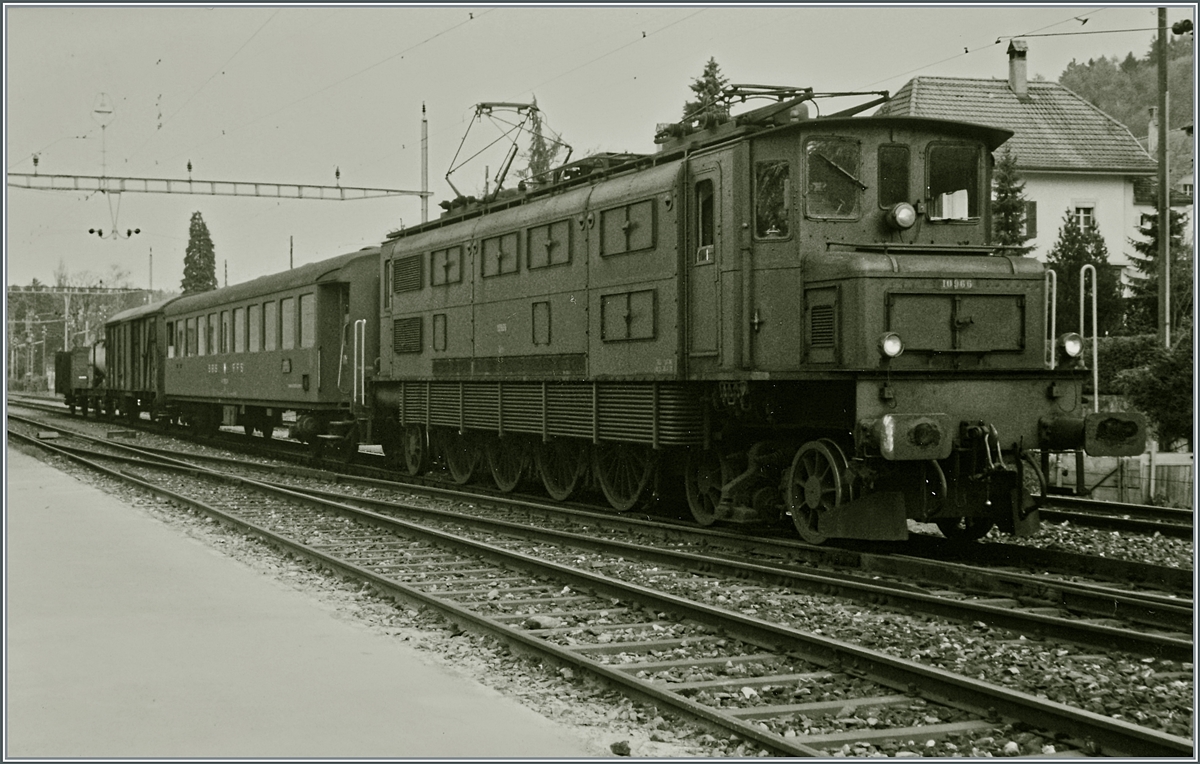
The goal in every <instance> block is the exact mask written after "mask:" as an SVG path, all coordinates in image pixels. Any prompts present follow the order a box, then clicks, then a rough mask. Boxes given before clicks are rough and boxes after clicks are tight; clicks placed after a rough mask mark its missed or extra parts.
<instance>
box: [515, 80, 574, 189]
mask: <svg viewBox="0 0 1200 764" xmlns="http://www.w3.org/2000/svg"><path fill="white" fill-rule="evenodd" d="M533 107H534V109H533V115H532V117H531V118H530V120H529V134H530V140H529V153H528V154H526V155H525V159H526V165H525V167H524V168H523V169H521V170H518V171H517V176H518V177H520V178H521V179H522V180H524V179H528V178H537V177H538V176H541V175H544V174H546V173H548V172H550V169H551V168H552V167H553V166H554V160H555V159H557V158H558V155H559V153H560V152H561V151H562V148H563V143H562V141H561V140H559V139H560V138H561V136H559V135H554V134H553V133H552V132H551V131H549V130H548V129H547V128H546V126H545V124H544V123H543V122H542V112H541V111H540V110H538V108H537V96H534V98H533ZM548 132H551V135H550V136H549V137H548V136H547V133H548Z"/></svg>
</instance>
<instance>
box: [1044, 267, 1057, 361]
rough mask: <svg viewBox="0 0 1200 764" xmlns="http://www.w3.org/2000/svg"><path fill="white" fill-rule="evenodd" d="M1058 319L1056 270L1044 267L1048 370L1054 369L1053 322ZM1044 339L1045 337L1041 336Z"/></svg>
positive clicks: (1055, 355) (1055, 353) (1055, 354)
mask: <svg viewBox="0 0 1200 764" xmlns="http://www.w3.org/2000/svg"><path fill="white" fill-rule="evenodd" d="M1057 319H1058V272H1057V271H1055V270H1054V269H1053V268H1047V269H1046V325H1047V326H1048V327H1049V328H1050V370H1051V371H1053V370H1054V366H1055V361H1056V360H1057V356H1058V353H1057V352H1055V351H1056V348H1055V347H1054V342H1055V337H1056V336H1058V335H1057V334H1056V332H1055V330H1056V328H1057V327H1056V326H1055V323H1056V322H1057ZM1042 339H1043V340H1045V337H1043V338H1042Z"/></svg>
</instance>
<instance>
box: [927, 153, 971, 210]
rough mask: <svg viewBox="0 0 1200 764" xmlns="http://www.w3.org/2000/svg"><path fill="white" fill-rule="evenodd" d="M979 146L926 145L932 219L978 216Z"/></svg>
mask: <svg viewBox="0 0 1200 764" xmlns="http://www.w3.org/2000/svg"><path fill="white" fill-rule="evenodd" d="M979 163H980V155H979V147H978V146H964V145H958V144H936V143H935V144H933V145H931V146H930V147H929V209H930V215H929V216H930V218H931V219H933V220H966V219H968V218H975V217H979Z"/></svg>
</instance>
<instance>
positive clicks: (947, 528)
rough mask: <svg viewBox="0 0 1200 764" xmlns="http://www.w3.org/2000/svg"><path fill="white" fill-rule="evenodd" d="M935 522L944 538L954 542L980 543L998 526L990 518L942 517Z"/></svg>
mask: <svg viewBox="0 0 1200 764" xmlns="http://www.w3.org/2000/svg"><path fill="white" fill-rule="evenodd" d="M934 522H935V523H937V527H938V530H940V531H941V532H942V535H943V536H945V537H946V538H948V539H953V540H954V541H978V540H979V539H981V538H983V537H984V536H986V535H987V532H988V531H990V530H991V529H992V526H993V525H995V524H996V521H995V520H993V519H992V518H990V517H940V518H937V519H935V520H934Z"/></svg>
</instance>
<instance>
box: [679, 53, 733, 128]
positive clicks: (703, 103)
mask: <svg viewBox="0 0 1200 764" xmlns="http://www.w3.org/2000/svg"><path fill="white" fill-rule="evenodd" d="M728 84H729V79H728V78H726V77H725V76H723V75H722V74H721V67H720V65H718V64H717V60H716V59H715V58H710V59H708V63H707V64H705V65H704V72H703V73H702V74H701V75H700V76H699V77H697V78H695V79H694V80H692V84H691V85H690V86H689V87H690V88H691V89H692V93H693V94H694V95H695V97H696V100H694V101H687V102H686V103H684V104H683V121H684V122H685V123H687V124H691V123H692V122H695V121H699V123H700V125H701V126H702V127H705V126H711V125H716V124H720V123H722V122H726V121H728V120H729V106H728V105H727V104H725V103H723V102H721V101H719V100H718V97H719V96H720V95H721V91H722V90H724V88H725V86H726V85H728Z"/></svg>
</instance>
